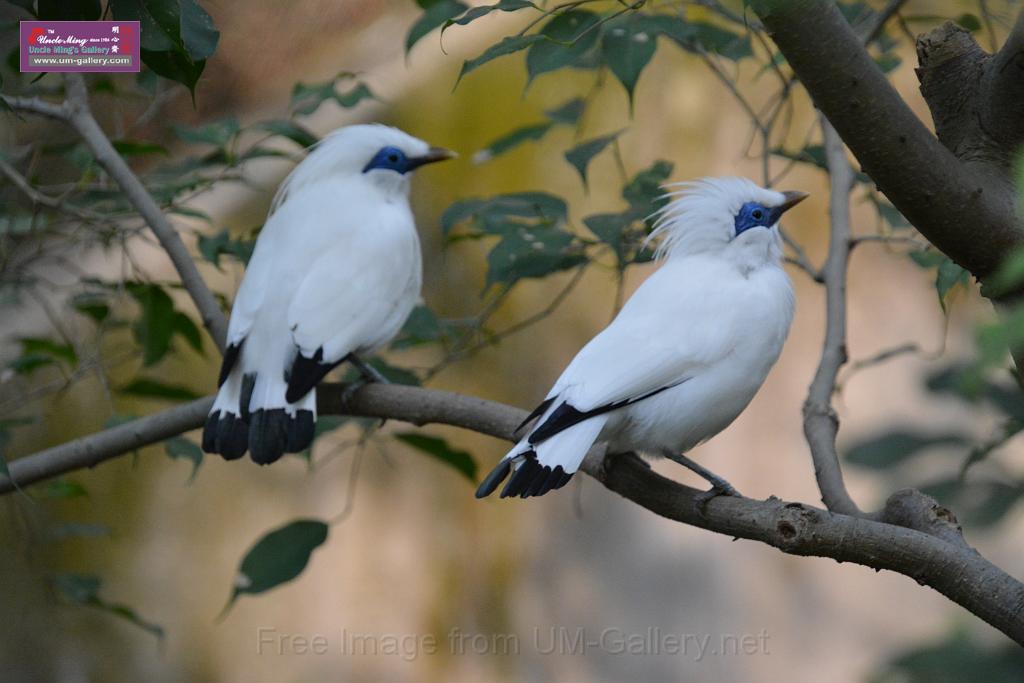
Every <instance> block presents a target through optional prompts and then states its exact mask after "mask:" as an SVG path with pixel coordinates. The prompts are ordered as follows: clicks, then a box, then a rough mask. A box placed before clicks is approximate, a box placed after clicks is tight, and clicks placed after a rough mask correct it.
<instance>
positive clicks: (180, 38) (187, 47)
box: [97, 0, 220, 97]
mask: <svg viewBox="0 0 1024 683" xmlns="http://www.w3.org/2000/svg"><path fill="white" fill-rule="evenodd" d="M97 4H98V3H97ZM110 9H111V12H112V15H113V17H114V19H118V20H124V21H138V22H140V24H139V30H140V32H141V36H140V40H141V46H142V50H141V53H142V61H143V63H144V64H145V65H146V66H148V67H149V68H150V69H152V70H153V71H155V72H156V73H158V74H160V75H161V76H163V77H164V78H168V79H171V80H173V81H177V82H179V83H181V84H182V85H184V86H185V87H187V88H188V89H189V91H190V92H191V93H192V95H193V97H194V96H195V88H196V83H197V82H198V81H199V77H200V76H201V75H202V74H203V69H204V68H205V66H206V60H207V59H209V58H210V57H212V56H213V53H214V51H216V49H217V43H218V41H219V40H220V33H219V32H218V31H217V29H216V28H215V27H214V25H213V19H211V18H210V15H209V14H207V13H206V11H205V10H204V9H203V8H202V7H201V6H200V5H199V3H198V2H197V1H196V0H110Z"/></svg>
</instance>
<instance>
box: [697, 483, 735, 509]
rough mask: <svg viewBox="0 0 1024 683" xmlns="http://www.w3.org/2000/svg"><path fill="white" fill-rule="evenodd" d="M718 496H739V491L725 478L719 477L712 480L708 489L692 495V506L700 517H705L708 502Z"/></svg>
mask: <svg viewBox="0 0 1024 683" xmlns="http://www.w3.org/2000/svg"><path fill="white" fill-rule="evenodd" d="M719 496H735V497H737V498H739V497H740V492H739V491H737V490H736V488H735V487H734V486H733V485H732V484H730V483H729V482H727V481H726V480H725V479H721V478H719V479H718V481H716V482H712V484H711V488H710V489H708V490H707V491H702V492H700V493H698V494H697V495H696V496H694V498H693V506H694V508H696V510H697V514H698V515H700V516H701V517H702V518H704V519H707V516H708V514H707V513H708V503H710V502H711V501H712V500H714V499H715V498H718V497H719Z"/></svg>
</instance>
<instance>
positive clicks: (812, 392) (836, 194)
mask: <svg viewBox="0 0 1024 683" xmlns="http://www.w3.org/2000/svg"><path fill="white" fill-rule="evenodd" d="M820 119H821V131H822V135H823V136H824V143H825V162H826V164H827V165H828V175H829V183H830V187H829V223H830V226H831V228H830V231H829V235H830V236H829V248H828V258H827V260H826V261H825V265H824V267H822V269H821V274H822V279H823V280H824V283H825V302H826V312H825V341H824V344H823V347H822V351H821V361H820V363H819V364H818V370H817V372H816V373H815V374H814V379H813V380H812V381H811V387H810V389H809V390H808V391H807V400H806V401H805V402H804V409H803V412H804V436H806V438H807V444H808V445H809V446H810V448H811V457H812V458H813V460H814V476H815V478H816V479H817V481H818V489H819V490H820V491H821V501H822V502H823V503H825V507H827V508H828V509H829V510H832V511H833V512H841V513H843V514H848V515H859V514H861V512H860V509H859V508H858V507H857V504H856V503H854V502H853V499H852V498H850V494H849V493H848V492H847V490H846V485H845V484H844V483H843V471H842V469H841V468H840V466H839V454H838V453H837V452H836V434H837V433H838V431H839V418H838V417H837V416H836V412H835V410H834V409H833V407H832V394H833V392H834V391H835V388H836V377H837V376H838V375H839V369H840V368H841V367H842V366H843V364H844V363H846V360H847V355H846V269H847V264H848V263H849V258H850V191H851V190H852V189H853V182H854V175H853V169H852V168H851V167H850V163H849V162H848V161H847V159H846V150H845V149H844V147H843V141H842V140H841V139H840V138H839V134H838V133H836V131H835V129H834V128H833V127H832V125H831V124H830V123H829V122H828V119H827V118H825V116H824V115H822V116H821V117H820Z"/></svg>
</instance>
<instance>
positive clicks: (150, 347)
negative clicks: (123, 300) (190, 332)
mask: <svg viewBox="0 0 1024 683" xmlns="http://www.w3.org/2000/svg"><path fill="white" fill-rule="evenodd" d="M127 289H128V293H129V294H131V295H132V297H133V298H134V299H135V300H136V301H137V302H138V303H139V306H141V307H142V317H141V318H139V320H137V321H136V323H135V325H134V326H133V327H132V330H133V332H134V333H135V339H136V341H138V343H139V344H140V345H141V346H142V349H143V357H142V362H143V364H144V365H147V366H149V365H154V364H155V363H157V362H158V361H159V360H160V359H162V358H163V357H164V356H166V355H167V352H168V351H169V350H170V348H171V336H172V335H173V334H174V324H175V321H174V315H175V310H174V302H173V301H171V297H170V296H168V295H167V292H165V291H164V290H163V289H162V288H161V287H160V286H159V285H151V284H143V283H129V284H128V285H127Z"/></svg>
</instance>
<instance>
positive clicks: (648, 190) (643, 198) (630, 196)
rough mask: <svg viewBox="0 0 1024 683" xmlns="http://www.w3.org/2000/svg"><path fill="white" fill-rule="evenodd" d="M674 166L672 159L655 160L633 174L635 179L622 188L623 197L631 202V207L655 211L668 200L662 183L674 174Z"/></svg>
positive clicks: (649, 211) (650, 211)
mask: <svg viewBox="0 0 1024 683" xmlns="http://www.w3.org/2000/svg"><path fill="white" fill-rule="evenodd" d="M674 168H675V167H674V166H673V164H672V162H671V161H665V160H663V159H659V160H658V161H655V162H654V163H653V164H651V166H650V167H648V168H645V169H644V170H642V171H640V172H639V173H637V174H636V175H635V176H633V179H632V180H630V181H629V183H628V184H627V185H626V186H625V187H624V188H622V198H623V199H625V200H626V201H627V202H629V205H630V206H631V207H636V208H639V209H645V210H647V212H648V214H650V213H653V212H654V211H655V209H658V208H660V207H661V206H663V205H664V204H665V202H666V201H667V199H666V198H665V196H664V195H665V190H664V188H662V185H663V184H664V183H665V181H666V180H668V179H669V177H670V176H671V175H672V171H673V169H674Z"/></svg>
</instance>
